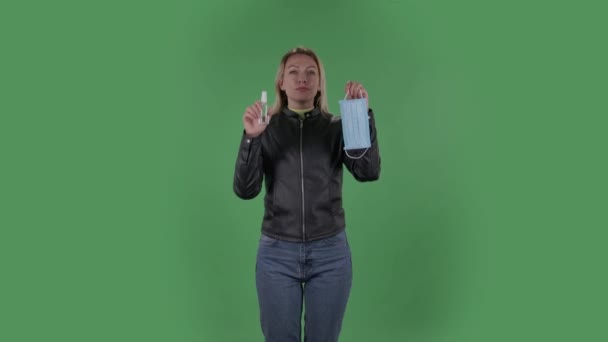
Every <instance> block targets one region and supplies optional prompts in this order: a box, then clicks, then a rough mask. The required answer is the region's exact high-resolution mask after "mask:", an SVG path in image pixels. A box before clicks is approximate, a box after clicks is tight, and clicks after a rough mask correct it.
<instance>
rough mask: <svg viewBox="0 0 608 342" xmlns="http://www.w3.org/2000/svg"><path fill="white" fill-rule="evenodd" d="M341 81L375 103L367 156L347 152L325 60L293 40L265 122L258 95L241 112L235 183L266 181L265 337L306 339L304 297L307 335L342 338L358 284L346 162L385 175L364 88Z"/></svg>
mask: <svg viewBox="0 0 608 342" xmlns="http://www.w3.org/2000/svg"><path fill="white" fill-rule="evenodd" d="M344 90H345V92H346V94H347V97H348V98H351V99H353V98H365V99H367V103H368V114H369V117H370V120H369V122H370V133H371V147H370V148H369V149H368V150H367V151H366V152H365V154H363V156H362V157H360V158H358V156H360V155H361V154H360V153H359V154H358V153H357V151H354V152H353V151H349V155H350V156H351V157H353V158H351V157H349V156H347V155H346V153H344V142H343V139H342V124H341V122H340V119H339V118H337V117H334V116H333V115H331V114H330V113H329V111H328V107H327V91H326V85H325V72H324V69H323V64H322V63H321V61H320V60H319V58H318V57H317V55H316V54H315V53H314V52H313V51H312V50H310V49H307V48H303V47H298V48H294V49H292V50H290V51H289V52H287V53H286V54H285V55H284V56H283V58H282V59H281V62H280V65H279V69H278V72H277V76H276V79H275V92H276V101H275V103H274V105H273V106H272V107H271V108H270V110H269V115H270V122H269V123H268V124H267V125H265V124H260V123H258V118H259V116H260V112H261V110H262V105H261V103H260V102H259V101H256V102H255V103H254V104H252V105H251V106H249V107H247V109H246V110H245V113H244V115H243V125H244V132H243V136H242V138H241V144H240V147H239V152H238V156H237V161H236V165H235V173H234V192H235V193H236V195H237V196H239V197H240V198H243V199H252V198H254V197H256V196H257V195H258V194H259V193H260V191H261V188H262V183H263V181H264V184H265V190H266V194H265V197H264V217H263V220H262V227H261V231H262V234H261V237H260V241H259V246H258V252H257V257H256V288H257V293H258V301H259V308H260V323H261V326H262V332H263V334H264V336H265V339H266V342H292V341H293V342H296V341H298V342H299V341H300V340H301V339H300V332H301V326H300V322H301V318H302V311H303V304H304V306H305V313H304V335H305V340H306V341H312V342H330V341H338V336H339V334H340V330H341V327H342V320H343V317H344V313H345V311H346V305H347V302H348V298H349V295H350V289H351V284H352V261H351V251H350V246H349V243H348V239H347V237H346V231H345V228H346V223H345V218H344V209H343V207H342V170H343V165H345V166H346V168H347V169H348V171H349V172H350V173H351V174H352V175H353V176H354V177H355V179H357V180H358V181H361V182H364V181H374V180H377V179H378V178H379V176H380V152H379V149H378V141H377V139H376V128H375V123H374V113H373V111H372V110H371V109H369V97H368V94H367V91H366V90H365V88H364V87H363V85H362V84H360V83H358V82H347V83H346V86H345V89H344ZM360 152H363V150H362V151H360Z"/></svg>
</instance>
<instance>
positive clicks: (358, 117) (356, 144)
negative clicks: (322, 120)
mask: <svg viewBox="0 0 608 342" xmlns="http://www.w3.org/2000/svg"><path fill="white" fill-rule="evenodd" d="M339 103H340V114H341V118H342V137H343V139H344V150H345V152H346V155H347V156H349V157H350V158H354V159H358V158H361V157H363V155H365V153H366V152H367V149H368V148H370V147H371V146H372V144H371V141H370V133H369V115H368V114H367V99H365V98H361V99H353V100H346V98H345V99H344V100H341V101H339ZM362 148H365V149H366V150H365V152H363V154H362V155H361V156H358V157H351V156H350V155H349V154H348V151H347V150H352V149H362Z"/></svg>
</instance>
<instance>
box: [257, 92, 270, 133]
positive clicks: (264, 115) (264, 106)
mask: <svg viewBox="0 0 608 342" xmlns="http://www.w3.org/2000/svg"><path fill="white" fill-rule="evenodd" d="M261 100H262V101H261V102H262V112H261V113H260V117H259V119H258V123H259V124H260V125H268V123H269V122H270V117H269V116H268V95H267V93H266V90H263V91H262V99H261Z"/></svg>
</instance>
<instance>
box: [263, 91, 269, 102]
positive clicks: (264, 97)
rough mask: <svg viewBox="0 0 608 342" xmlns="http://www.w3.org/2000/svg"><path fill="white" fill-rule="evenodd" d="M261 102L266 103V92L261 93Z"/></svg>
mask: <svg viewBox="0 0 608 342" xmlns="http://www.w3.org/2000/svg"><path fill="white" fill-rule="evenodd" d="M262 102H268V95H267V94H266V90H263V91H262Z"/></svg>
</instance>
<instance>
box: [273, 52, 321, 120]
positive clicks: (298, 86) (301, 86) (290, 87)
mask: <svg viewBox="0 0 608 342" xmlns="http://www.w3.org/2000/svg"><path fill="white" fill-rule="evenodd" d="M279 86H280V88H281V90H283V91H285V93H286V94H287V102H288V103H287V104H288V105H289V107H291V108H294V109H307V108H312V107H314V100H315V96H316V95H317V92H318V91H319V87H320V75H319V68H317V63H315V60H314V59H313V58H312V57H310V56H308V55H302V54H295V55H292V56H290V57H289V58H288V59H287V62H286V63H285V71H284V72H283V78H282V79H281V80H280V83H279Z"/></svg>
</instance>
